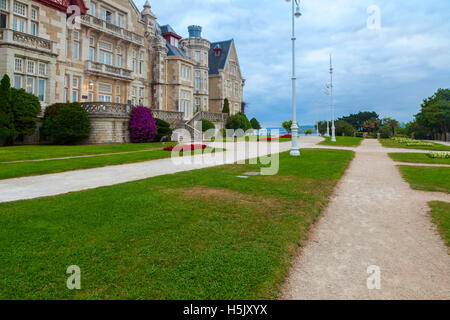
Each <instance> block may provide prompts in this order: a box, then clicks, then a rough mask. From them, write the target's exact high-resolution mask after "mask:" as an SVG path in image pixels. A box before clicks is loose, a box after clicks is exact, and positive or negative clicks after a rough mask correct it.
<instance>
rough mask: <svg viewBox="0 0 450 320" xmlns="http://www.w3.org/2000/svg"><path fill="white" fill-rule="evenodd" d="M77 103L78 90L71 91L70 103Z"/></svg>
mask: <svg viewBox="0 0 450 320" xmlns="http://www.w3.org/2000/svg"><path fill="white" fill-rule="evenodd" d="M77 101H78V90H72V102H77Z"/></svg>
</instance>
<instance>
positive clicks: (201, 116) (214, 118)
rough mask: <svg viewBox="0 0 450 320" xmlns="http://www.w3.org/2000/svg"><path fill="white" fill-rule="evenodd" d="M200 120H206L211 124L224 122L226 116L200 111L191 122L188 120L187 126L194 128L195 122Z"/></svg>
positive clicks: (226, 118) (224, 114)
mask: <svg viewBox="0 0 450 320" xmlns="http://www.w3.org/2000/svg"><path fill="white" fill-rule="evenodd" d="M200 120H208V121H211V122H226V121H227V120H228V114H226V113H215V112H207V111H200V112H197V113H196V114H195V115H194V117H193V118H192V119H191V120H189V122H188V124H189V125H190V126H193V127H194V126H195V122H196V121H200Z"/></svg>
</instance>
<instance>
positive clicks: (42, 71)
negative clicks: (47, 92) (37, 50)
mask: <svg viewBox="0 0 450 320" xmlns="http://www.w3.org/2000/svg"><path fill="white" fill-rule="evenodd" d="M39 75H40V76H46V75H47V64H45V63H42V62H39Z"/></svg>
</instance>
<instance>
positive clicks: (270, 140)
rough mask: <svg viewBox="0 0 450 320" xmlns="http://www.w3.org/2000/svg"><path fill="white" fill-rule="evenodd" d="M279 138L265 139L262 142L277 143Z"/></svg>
mask: <svg viewBox="0 0 450 320" xmlns="http://www.w3.org/2000/svg"><path fill="white" fill-rule="evenodd" d="M277 140H278V138H264V139H260V141H268V142H272V141H277Z"/></svg>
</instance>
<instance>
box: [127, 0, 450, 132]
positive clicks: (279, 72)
mask: <svg viewBox="0 0 450 320" xmlns="http://www.w3.org/2000/svg"><path fill="white" fill-rule="evenodd" d="M144 2H145V0H137V1H136V4H137V5H138V7H139V8H140V9H141V8H142V5H143V3H144ZM150 4H151V6H152V10H153V12H154V13H155V15H156V16H157V17H158V22H159V23H160V24H170V25H172V26H173V28H174V29H175V30H176V31H177V32H178V33H179V34H180V35H181V36H187V26H188V25H191V24H198V25H201V26H203V30H204V31H203V36H204V37H206V38H208V39H209V40H211V41H219V40H228V39H231V38H234V39H235V42H236V45H237V50H238V55H239V59H240V65H241V69H242V72H243V74H244V77H245V78H246V79H247V85H246V88H245V101H246V102H247V103H248V104H249V108H248V110H247V113H248V115H249V117H253V116H255V117H256V118H257V119H259V120H260V121H261V122H262V123H263V124H264V125H265V126H269V127H271V126H279V125H280V123H281V122H282V121H284V120H288V119H291V118H292V115H291V113H292V112H291V104H290V103H291V102H290V101H291V82H290V78H291V74H290V73H291V42H290V38H291V35H290V32H291V31H290V30H291V25H290V17H291V16H290V14H291V13H290V10H291V7H290V4H289V3H287V2H286V1H284V0H171V1H170V2H169V1H167V0H150ZM373 6H376V7H377V8H379V12H380V28H378V27H377V24H376V21H375V22H374V20H373V18H376V13H375V11H373V9H372V8H371V7H373ZM369 9H370V10H369ZM301 11H302V14H303V15H302V17H301V18H300V19H297V21H296V22H297V40H298V41H297V61H298V64H297V76H298V83H297V99H298V115H299V122H300V123H301V124H302V125H307V124H313V123H314V121H315V118H316V116H315V114H316V109H318V114H319V118H320V119H325V118H326V117H327V97H326V96H325V94H324V90H325V85H326V84H327V83H328V82H329V54H330V53H332V55H333V64H334V68H335V76H334V78H335V104H336V114H337V116H341V115H347V114H349V113H354V112H358V111H377V112H378V113H379V114H380V115H381V116H382V117H388V116H389V117H393V118H396V119H398V120H400V121H410V120H412V118H413V115H414V114H416V113H417V112H418V111H419V109H420V104H421V102H422V100H423V99H424V98H426V97H428V96H430V95H432V94H433V93H434V92H435V91H436V90H437V89H438V88H440V87H445V88H448V87H450V40H449V39H450V1H448V0H432V1H423V0H421V1H418V0H395V1H392V0H367V1H366V0H302V1H301ZM368 20H369V26H370V28H368ZM374 23H375V24H374ZM316 106H318V107H316Z"/></svg>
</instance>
